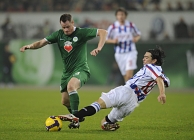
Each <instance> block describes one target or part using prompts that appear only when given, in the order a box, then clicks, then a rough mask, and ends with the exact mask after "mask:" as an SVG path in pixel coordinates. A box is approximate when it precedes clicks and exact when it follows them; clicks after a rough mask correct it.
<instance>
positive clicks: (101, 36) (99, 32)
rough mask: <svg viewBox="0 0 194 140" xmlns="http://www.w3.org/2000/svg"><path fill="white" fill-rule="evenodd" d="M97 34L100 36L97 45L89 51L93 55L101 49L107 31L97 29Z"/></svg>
mask: <svg viewBox="0 0 194 140" xmlns="http://www.w3.org/2000/svg"><path fill="white" fill-rule="evenodd" d="M97 35H98V36H99V37H100V39H99V42H98V47H97V48H96V49H94V50H93V51H91V52H90V54H91V55H93V56H96V55H97V54H98V53H99V52H100V51H101V50H102V48H103V46H104V44H105V41H106V36H107V31H106V30H104V29H98V34H97Z"/></svg>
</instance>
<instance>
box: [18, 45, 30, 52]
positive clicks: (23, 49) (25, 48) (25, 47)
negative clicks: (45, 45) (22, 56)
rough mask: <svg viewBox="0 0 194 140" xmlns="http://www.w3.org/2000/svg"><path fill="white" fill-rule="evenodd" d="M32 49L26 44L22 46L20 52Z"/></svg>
mask: <svg viewBox="0 0 194 140" xmlns="http://www.w3.org/2000/svg"><path fill="white" fill-rule="evenodd" d="M27 49H30V45H25V46H23V47H21V48H20V52H24V51H25V50H27Z"/></svg>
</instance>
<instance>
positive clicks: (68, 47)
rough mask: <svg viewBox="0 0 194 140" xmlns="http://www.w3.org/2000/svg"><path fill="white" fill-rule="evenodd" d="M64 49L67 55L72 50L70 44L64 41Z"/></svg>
mask: <svg viewBox="0 0 194 140" xmlns="http://www.w3.org/2000/svg"><path fill="white" fill-rule="evenodd" d="M64 45H65V46H64V49H65V50H66V51H67V52H68V53H69V52H70V51H71V50H72V49H73V46H72V42H70V41H66V42H65V43H64Z"/></svg>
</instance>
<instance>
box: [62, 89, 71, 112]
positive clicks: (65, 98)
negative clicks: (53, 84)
mask: <svg viewBox="0 0 194 140" xmlns="http://www.w3.org/2000/svg"><path fill="white" fill-rule="evenodd" d="M61 103H62V105H64V106H66V107H67V109H68V110H69V112H70V113H72V112H71V107H70V102H69V94H68V93H67V92H62V93H61Z"/></svg>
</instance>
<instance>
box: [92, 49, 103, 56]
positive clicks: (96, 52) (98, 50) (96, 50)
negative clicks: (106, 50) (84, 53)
mask: <svg viewBox="0 0 194 140" xmlns="http://www.w3.org/2000/svg"><path fill="white" fill-rule="evenodd" d="M100 51H101V49H98V48H97V49H94V50H93V51H91V52H90V54H91V55H93V56H96V55H97V54H98V53H99V52H100Z"/></svg>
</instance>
